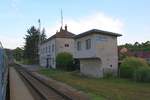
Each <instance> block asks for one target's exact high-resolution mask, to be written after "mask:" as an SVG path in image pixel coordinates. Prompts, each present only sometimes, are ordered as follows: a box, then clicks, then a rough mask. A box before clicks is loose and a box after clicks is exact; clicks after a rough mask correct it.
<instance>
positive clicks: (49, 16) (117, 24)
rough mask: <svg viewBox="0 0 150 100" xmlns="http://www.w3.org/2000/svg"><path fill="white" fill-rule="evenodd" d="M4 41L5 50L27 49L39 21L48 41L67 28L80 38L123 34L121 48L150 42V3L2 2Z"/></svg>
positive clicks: (148, 0)
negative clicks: (29, 35)
mask: <svg viewBox="0 0 150 100" xmlns="http://www.w3.org/2000/svg"><path fill="white" fill-rule="evenodd" d="M0 2H1V3H0V41H1V42H2V44H3V47H5V48H10V49H14V48H16V47H23V46H24V37H25V34H26V33H27V29H29V28H30V27H31V26H33V25H34V26H35V27H37V28H38V19H40V20H41V26H42V28H43V27H44V28H45V29H46V35H47V37H50V36H52V35H53V34H55V33H56V30H59V29H60V26H61V9H62V11H63V24H64V25H65V24H67V26H68V30H69V31H70V32H72V33H74V34H79V33H82V32H85V31H87V30H90V29H93V28H94V29H100V30H105V31H111V32H116V33H120V34H122V35H123V36H121V37H119V38H118V44H119V45H120V44H125V43H134V42H136V41H138V42H145V41H148V40H150V0H0Z"/></svg>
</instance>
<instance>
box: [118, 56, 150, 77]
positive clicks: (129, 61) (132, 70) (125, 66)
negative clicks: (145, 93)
mask: <svg viewBox="0 0 150 100" xmlns="http://www.w3.org/2000/svg"><path fill="white" fill-rule="evenodd" d="M148 67H149V65H148V64H147V62H146V61H145V60H144V59H142V58H135V57H127V58H125V59H124V60H123V62H122V64H121V66H120V77H122V78H131V79H134V78H135V74H137V73H138V71H137V70H138V69H139V68H148ZM139 70H140V69H139ZM141 70H142V69H141Z"/></svg>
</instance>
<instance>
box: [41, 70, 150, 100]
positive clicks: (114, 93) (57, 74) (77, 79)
mask: <svg viewBox="0 0 150 100" xmlns="http://www.w3.org/2000/svg"><path fill="white" fill-rule="evenodd" d="M39 73H40V74H43V75H45V76H48V77H51V78H53V79H55V80H59V81H62V82H64V83H66V84H68V85H70V86H72V87H74V88H76V89H78V90H82V91H84V92H85V93H87V94H88V95H89V96H91V98H92V100H150V83H136V82H133V81H131V80H126V79H117V78H116V79H115V78H109V79H97V78H89V77H85V76H81V75H79V73H77V72H65V71H60V70H52V69H41V70H40V71H39Z"/></svg>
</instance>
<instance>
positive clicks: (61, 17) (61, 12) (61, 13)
mask: <svg viewBox="0 0 150 100" xmlns="http://www.w3.org/2000/svg"><path fill="white" fill-rule="evenodd" d="M61 27H62V28H63V11H62V9H61Z"/></svg>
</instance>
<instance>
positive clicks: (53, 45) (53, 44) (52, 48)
mask: <svg viewBox="0 0 150 100" xmlns="http://www.w3.org/2000/svg"><path fill="white" fill-rule="evenodd" d="M52 52H54V44H53V45H52Z"/></svg>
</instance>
